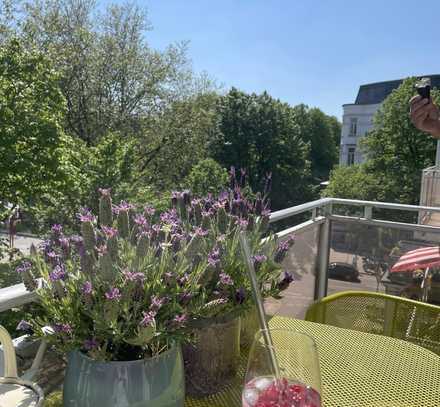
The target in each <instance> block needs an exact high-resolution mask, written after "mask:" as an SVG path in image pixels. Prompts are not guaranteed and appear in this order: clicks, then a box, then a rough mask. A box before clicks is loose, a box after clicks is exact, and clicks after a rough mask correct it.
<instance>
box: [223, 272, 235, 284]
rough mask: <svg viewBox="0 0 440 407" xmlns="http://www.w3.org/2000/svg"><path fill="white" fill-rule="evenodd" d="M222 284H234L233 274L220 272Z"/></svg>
mask: <svg viewBox="0 0 440 407" xmlns="http://www.w3.org/2000/svg"><path fill="white" fill-rule="evenodd" d="M220 284H223V285H233V284H234V280H232V278H231V276H230V275H229V274H226V273H220Z"/></svg>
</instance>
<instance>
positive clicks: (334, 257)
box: [327, 221, 440, 303]
mask: <svg viewBox="0 0 440 407" xmlns="http://www.w3.org/2000/svg"><path fill="white" fill-rule="evenodd" d="M439 241H440V230H439V231H438V232H437V231H430V232H429V233H422V232H419V231H415V230H407V229H401V228H395V227H382V226H380V227H379V226H371V225H365V224H357V223H353V222H339V221H334V222H332V234H331V244H330V247H331V249H330V264H329V272H328V276H327V277H328V294H332V293H335V292H340V291H346V290H362V291H371V292H384V293H388V294H392V295H398V296H405V297H408V298H413V299H421V295H422V292H421V288H420V284H421V279H420V271H419V272H410V271H407V272H399V273H395V272H390V270H391V267H392V266H393V265H394V264H395V263H396V262H397V261H398V260H399V258H400V256H402V255H403V254H405V253H407V252H408V251H410V250H414V249H418V248H421V247H426V246H438V242H439ZM430 275H431V290H430V293H429V301H430V302H433V303H440V273H439V272H438V271H437V270H432V272H431V273H430Z"/></svg>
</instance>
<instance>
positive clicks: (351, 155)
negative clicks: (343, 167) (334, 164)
mask: <svg viewBox="0 0 440 407" xmlns="http://www.w3.org/2000/svg"><path fill="white" fill-rule="evenodd" d="M355 152H356V147H348V154H347V165H353V164H354V154H355Z"/></svg>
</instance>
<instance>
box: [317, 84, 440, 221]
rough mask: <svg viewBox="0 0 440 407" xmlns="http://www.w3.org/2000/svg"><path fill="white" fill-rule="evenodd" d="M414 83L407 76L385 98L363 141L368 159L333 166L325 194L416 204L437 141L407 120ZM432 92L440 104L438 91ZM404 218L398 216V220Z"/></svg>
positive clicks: (433, 158)
mask: <svg viewBox="0 0 440 407" xmlns="http://www.w3.org/2000/svg"><path fill="white" fill-rule="evenodd" d="M415 82H416V79H415V78H410V79H407V80H405V81H404V82H403V83H402V85H401V86H400V87H399V88H398V89H396V90H394V91H393V92H392V93H391V95H390V96H388V98H387V99H386V100H385V101H384V103H383V105H382V106H381V108H380V109H379V111H378V112H377V113H376V115H375V117H374V124H375V126H374V129H373V130H372V131H371V132H370V133H368V134H367V135H366V136H365V138H364V139H363V140H362V142H361V147H362V149H363V152H364V154H365V155H366V162H365V163H364V164H362V165H359V166H356V165H355V166H351V167H339V168H337V169H335V170H334V171H333V172H332V174H331V177H330V185H329V186H328V187H327V189H326V190H325V192H324V194H325V195H326V196H333V197H339V198H350V199H364V200H371V201H386V202H398V203H403V204H411V205H418V203H419V199H420V185H421V176H422V170H423V169H424V168H427V167H429V166H431V165H433V163H434V160H435V150H436V149H435V146H436V143H435V140H433V139H432V137H429V136H428V135H426V134H424V133H422V132H420V131H419V130H417V129H416V128H415V127H414V126H413V125H412V123H411V121H410V118H409V100H410V99H411V97H412V96H414V93H415V92H414V84H415ZM432 96H433V99H434V100H435V101H436V102H437V103H438V102H440V93H439V91H438V90H433V91H432ZM381 213H382V215H386V217H387V218H390V219H391V218H392V216H390V213H386V212H385V211H381ZM402 216H403V214H401V213H399V214H398V217H399V220H402V219H403V218H402ZM408 219H409V218H408Z"/></svg>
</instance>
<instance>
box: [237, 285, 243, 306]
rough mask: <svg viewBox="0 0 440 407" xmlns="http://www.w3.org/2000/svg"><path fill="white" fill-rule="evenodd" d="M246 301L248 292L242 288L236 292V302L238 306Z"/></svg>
mask: <svg viewBox="0 0 440 407" xmlns="http://www.w3.org/2000/svg"><path fill="white" fill-rule="evenodd" d="M245 299H246V291H245V290H244V288H243V287H240V288H239V289H238V290H237V291H236V292H235V302H236V303H237V304H240V305H241V304H243V303H244V300H245Z"/></svg>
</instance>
